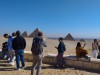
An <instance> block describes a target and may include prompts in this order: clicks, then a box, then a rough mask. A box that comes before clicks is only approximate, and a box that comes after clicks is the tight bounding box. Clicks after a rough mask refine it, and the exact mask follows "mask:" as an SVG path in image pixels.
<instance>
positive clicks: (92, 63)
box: [24, 51, 100, 72]
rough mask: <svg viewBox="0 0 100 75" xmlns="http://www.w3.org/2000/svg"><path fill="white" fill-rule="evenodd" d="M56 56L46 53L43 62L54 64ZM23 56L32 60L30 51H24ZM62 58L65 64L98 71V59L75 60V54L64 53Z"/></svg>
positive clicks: (99, 69) (99, 67) (99, 66)
mask: <svg viewBox="0 0 100 75" xmlns="http://www.w3.org/2000/svg"><path fill="white" fill-rule="evenodd" d="M56 56H57V55H56V54H48V55H47V56H44V58H43V63H46V64H52V65H54V64H55V63H56ZM24 57H25V60H27V61H32V53H31V51H25V54H24ZM64 60H65V63H66V65H67V66H71V67H74V68H75V67H77V68H81V69H85V70H93V71H99V72H100V59H95V58H91V59H90V60H89V59H79V60H77V58H76V57H75V56H69V55H65V56H64Z"/></svg>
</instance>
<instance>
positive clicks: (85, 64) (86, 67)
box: [84, 62, 92, 69]
mask: <svg viewBox="0 0 100 75" xmlns="http://www.w3.org/2000/svg"><path fill="white" fill-rule="evenodd" d="M91 68H92V63H91V62H84V69H91Z"/></svg>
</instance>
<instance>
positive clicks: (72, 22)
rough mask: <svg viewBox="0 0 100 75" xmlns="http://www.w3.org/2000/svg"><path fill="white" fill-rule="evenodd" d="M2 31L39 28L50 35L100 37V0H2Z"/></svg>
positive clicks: (0, 29) (29, 31)
mask: <svg viewBox="0 0 100 75" xmlns="http://www.w3.org/2000/svg"><path fill="white" fill-rule="evenodd" d="M0 26H1V27H0V35H3V34H4V33H5V32H8V33H9V34H11V33H12V32H13V31H16V30H20V31H21V32H24V31H27V32H28V33H29V34H30V33H31V32H33V30H34V29H36V28H39V29H40V30H41V31H43V32H44V34H45V35H46V36H48V37H60V36H63V37H65V36H66V35H67V34H68V33H71V34H72V35H73V36H74V37H83V38H100V0H0Z"/></svg>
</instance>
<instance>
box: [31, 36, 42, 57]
mask: <svg viewBox="0 0 100 75" xmlns="http://www.w3.org/2000/svg"><path fill="white" fill-rule="evenodd" d="M42 41H43V40H42V39H39V38H35V39H33V43H32V47H31V52H32V54H34V55H39V54H42V52H43V49H42V48H41V47H40V46H41V44H42Z"/></svg>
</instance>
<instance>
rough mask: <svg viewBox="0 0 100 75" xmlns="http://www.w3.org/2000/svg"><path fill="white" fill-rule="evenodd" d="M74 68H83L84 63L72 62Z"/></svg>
mask: <svg viewBox="0 0 100 75" xmlns="http://www.w3.org/2000/svg"><path fill="white" fill-rule="evenodd" d="M74 67H79V68H83V67H84V62H83V61H74Z"/></svg>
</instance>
